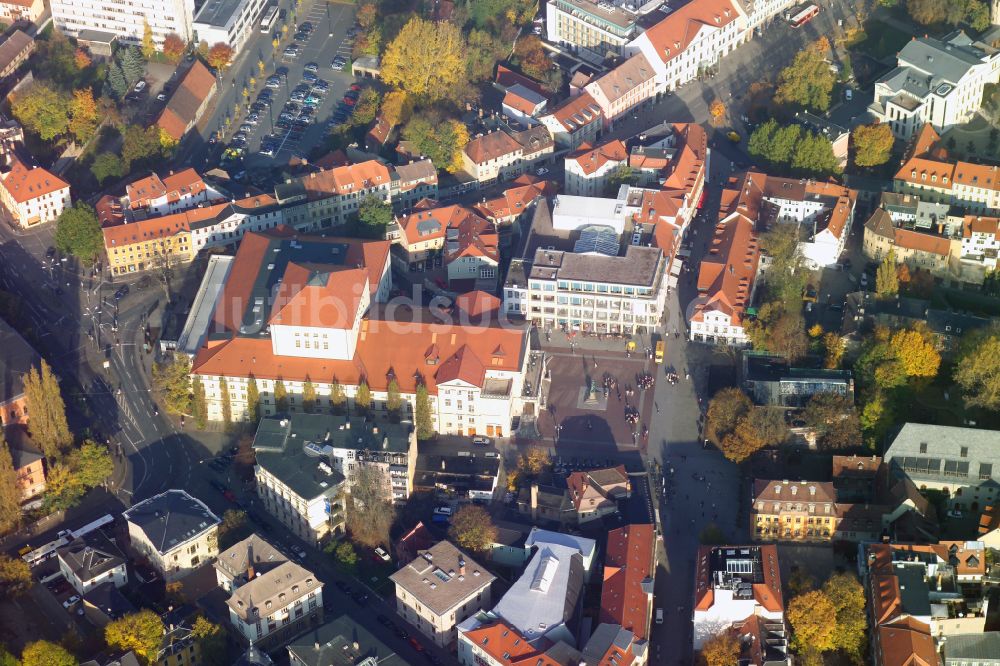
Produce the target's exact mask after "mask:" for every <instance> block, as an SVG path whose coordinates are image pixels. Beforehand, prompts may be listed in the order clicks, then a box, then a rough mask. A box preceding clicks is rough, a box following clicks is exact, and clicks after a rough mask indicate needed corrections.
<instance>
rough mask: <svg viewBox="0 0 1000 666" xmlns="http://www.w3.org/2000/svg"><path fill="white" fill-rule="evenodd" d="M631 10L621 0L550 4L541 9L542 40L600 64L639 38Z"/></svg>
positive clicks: (558, 0) (573, 0)
mask: <svg viewBox="0 0 1000 666" xmlns="http://www.w3.org/2000/svg"><path fill="white" fill-rule="evenodd" d="M634 9H635V5H631V4H628V3H626V2H622V1H621V0H619V2H593V1H592V0H550V2H548V3H547V4H546V5H545V28H546V37H547V38H548V40H549V41H550V42H552V43H554V44H560V45H562V46H568V47H569V48H570V49H572V50H573V51H575V52H577V53H580V54H581V57H585V58H588V59H590V60H594V61H596V62H597V63H600V62H602V61H603V60H604V59H605V57H607V56H608V55H609V54H610V55H614V56H620V55H622V53H623V50H624V48H625V45H626V44H628V42H629V41H631V40H632V39H634V38H635V37H636V35H638V34H639V32H640V30H641V27H640V25H639V15H638V13H637V12H636V11H634Z"/></svg>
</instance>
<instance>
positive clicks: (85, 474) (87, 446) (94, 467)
mask: <svg viewBox="0 0 1000 666" xmlns="http://www.w3.org/2000/svg"><path fill="white" fill-rule="evenodd" d="M68 464H69V467H70V469H71V470H72V471H73V478H74V479H75V480H76V482H77V483H79V484H80V485H82V486H83V487H84V488H85V489H89V488H96V487H97V486H99V485H101V484H102V483H104V482H105V480H107V478H108V477H109V476H111V475H112V474H113V473H114V471H115V463H114V460H113V459H112V458H111V452H110V451H108V447H107V446H106V445H104V444H98V443H97V442H94V441H91V440H89V439H88V440H86V441H85V442H83V444H81V445H80V448H78V449H75V450H73V451H72V452H71V453H70V454H69V456H68Z"/></svg>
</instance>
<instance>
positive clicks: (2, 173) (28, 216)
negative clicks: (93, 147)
mask: <svg viewBox="0 0 1000 666" xmlns="http://www.w3.org/2000/svg"><path fill="white" fill-rule="evenodd" d="M0 202H3V205H4V208H6V209H7V213H8V214H9V215H10V217H11V219H12V221H13V222H14V223H15V224H17V225H18V226H19V227H21V228H22V229H27V228H29V227H33V226H35V225H38V224H44V223H45V222H52V221H54V220H56V219H57V218H58V217H59V216H60V215H61V214H62V212H63V211H64V210H66V208H68V207H70V206H71V205H73V201H72V199H71V198H70V193H69V183H67V182H66V181H64V180H63V179H62V178H59V177H58V176H56V175H55V174H53V173H51V172H49V171H48V170H46V169H44V168H42V167H40V166H33V167H29V166H28V165H26V164H25V163H24V162H22V161H21V160H19V159H17V158H16V157H12V159H11V161H10V163H9V164H8V165H7V166H6V167H5V168H3V169H2V170H0Z"/></svg>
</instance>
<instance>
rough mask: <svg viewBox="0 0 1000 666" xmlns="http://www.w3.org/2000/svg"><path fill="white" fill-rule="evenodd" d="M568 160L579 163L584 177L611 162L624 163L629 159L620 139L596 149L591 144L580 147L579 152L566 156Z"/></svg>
mask: <svg viewBox="0 0 1000 666" xmlns="http://www.w3.org/2000/svg"><path fill="white" fill-rule="evenodd" d="M566 159H567V160H572V161H574V162H576V163H577V165H578V166H579V167H580V170H581V171H582V172H583V173H584V175H587V176H589V175H590V174H592V173H595V172H597V171H598V170H600V169H601V168H602V167H604V166H605V165H607V164H608V163H609V162H617V163H623V162H625V160H627V159H628V151H627V150H626V149H625V144H624V143H622V141H621V140H620V139H613V140H611V141H608V142H607V143H602V144H601V145H599V146H597V147H596V148H595V147H593V146H591V145H590V144H589V143H583V144H581V145H580V148H579V150H577V151H576V152H574V153H570V154H569V155H567V156H566Z"/></svg>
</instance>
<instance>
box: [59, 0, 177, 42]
mask: <svg viewBox="0 0 1000 666" xmlns="http://www.w3.org/2000/svg"><path fill="white" fill-rule="evenodd" d="M51 7H52V20H53V22H55V26H56V28H58V29H59V30H61V31H62V32H63V33H65V34H66V35H68V36H70V37H77V36H79V34H80V31H81V30H99V31H101V32H109V33H112V34H114V35H117V36H118V39H119V40H121V41H124V42H127V43H131V44H141V43H142V36H143V33H144V31H145V26H146V25H147V24H148V25H149V27H150V28H151V29H152V31H153V40H154V41H155V42H156V45H157V46H158V47H162V46H163V40H164V38H166V36H167V35H169V34H170V33H175V34H176V35H178V36H179V37H180V38H181V39H182V40H184V41H185V42H189V41H191V39H192V38H193V36H194V30H193V27H192V26H193V23H194V0H51Z"/></svg>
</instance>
